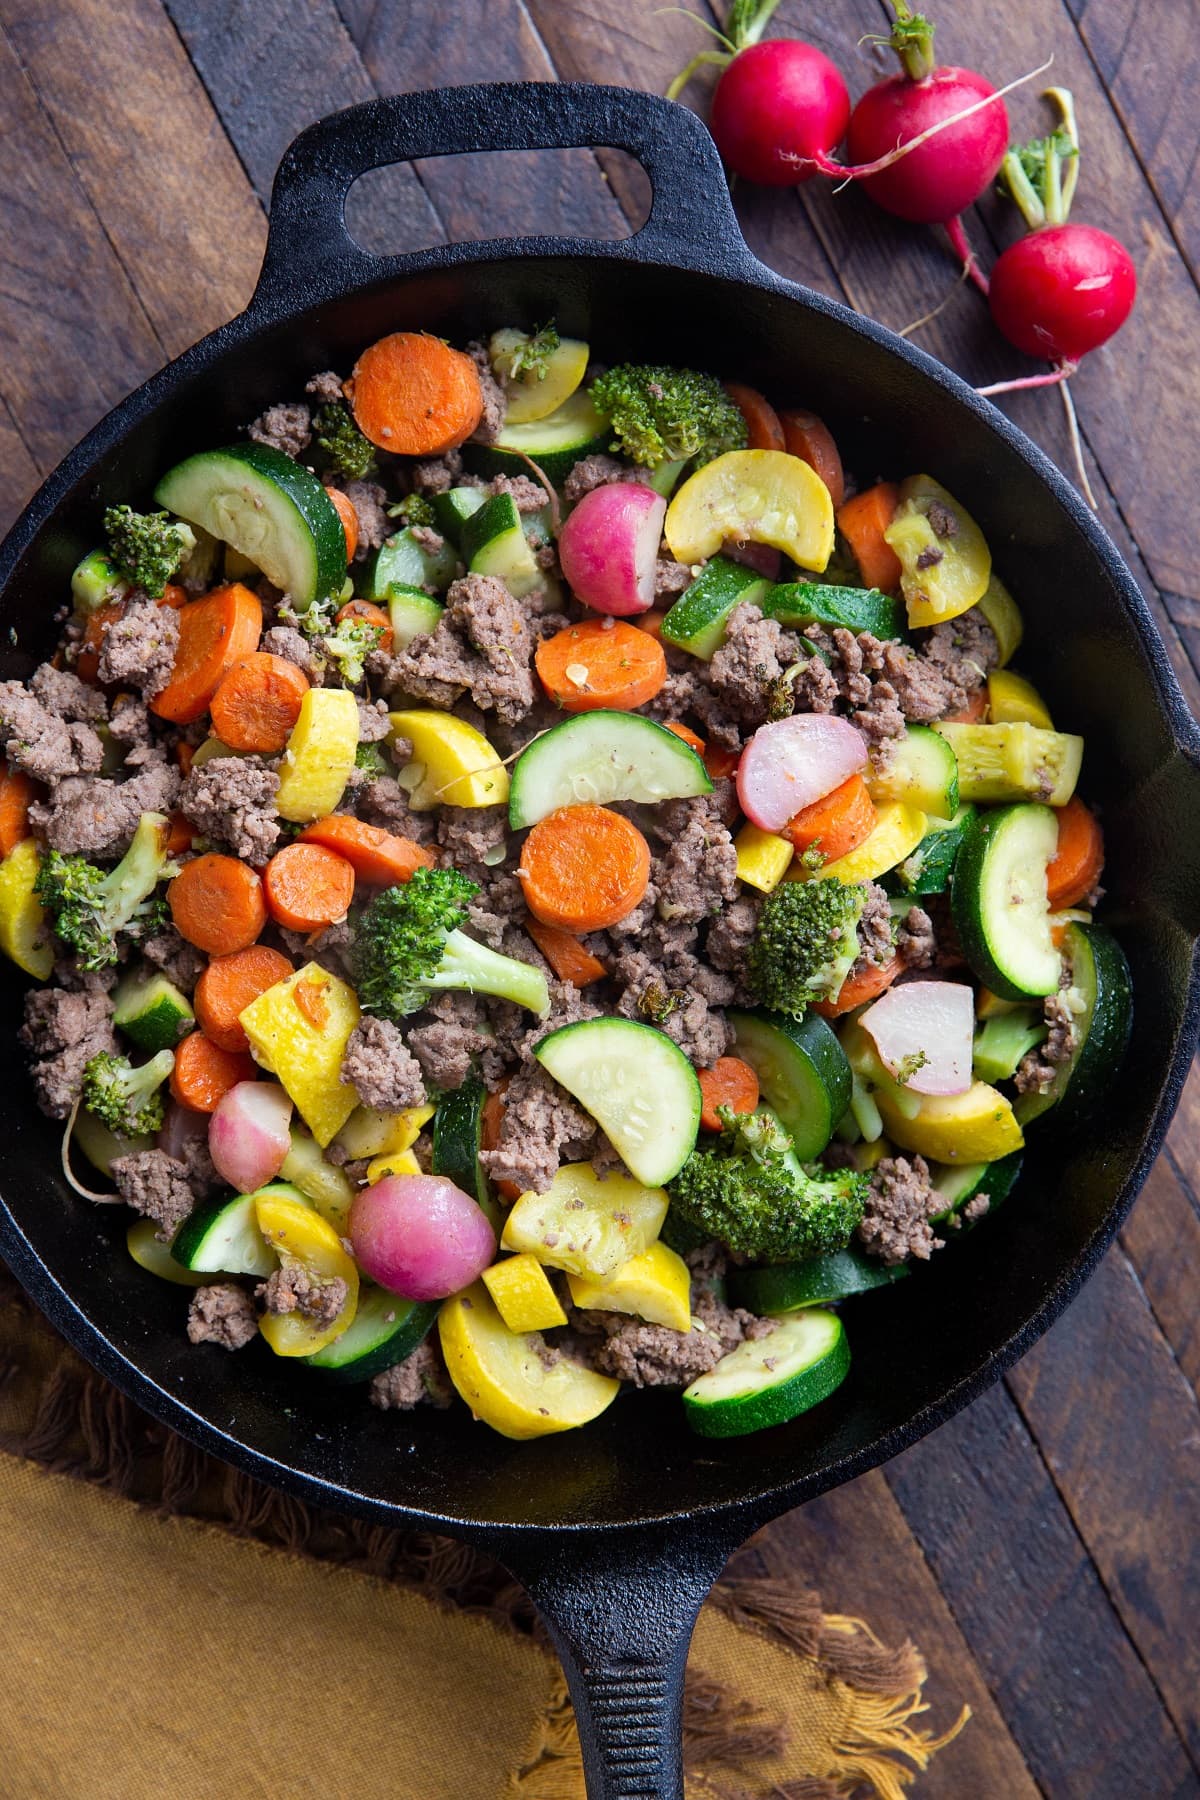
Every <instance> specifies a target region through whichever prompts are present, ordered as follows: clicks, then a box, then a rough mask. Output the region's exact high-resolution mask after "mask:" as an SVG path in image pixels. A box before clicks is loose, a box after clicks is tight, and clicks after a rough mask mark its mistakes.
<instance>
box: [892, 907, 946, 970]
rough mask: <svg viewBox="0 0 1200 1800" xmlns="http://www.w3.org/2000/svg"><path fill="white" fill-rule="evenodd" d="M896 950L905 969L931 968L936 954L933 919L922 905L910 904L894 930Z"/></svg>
mask: <svg viewBox="0 0 1200 1800" xmlns="http://www.w3.org/2000/svg"><path fill="white" fill-rule="evenodd" d="M896 952H897V955H898V956H899V958H900V960H901V962H902V963H903V964H904V966H905V968H906V969H931V968H932V967H933V965H934V960H935V958H936V956H937V937H936V935H935V933H934V929H933V920H932V919H931V918H930V916H929V914H928V913H927V912H926V911H925V908H924V907H923V906H910V907H909V909H908V911H907V912H906V913H905V915H904V917H903V918H902V919H901V921H900V926H899V930H898V931H897V932H896Z"/></svg>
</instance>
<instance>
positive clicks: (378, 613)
mask: <svg viewBox="0 0 1200 1800" xmlns="http://www.w3.org/2000/svg"><path fill="white" fill-rule="evenodd" d="M343 619H361V620H362V621H363V623H364V624H365V625H375V626H377V627H378V630H379V638H378V642H377V644H376V648H377V649H379V650H390V649H391V647H392V641H393V640H392V615H391V614H390V613H389V612H387V611H386V610H385V609H384V608H383V607H382V606H376V605H375V603H374V601H372V600H347V602H346V604H345V606H343V607H341V608H340V609H339V611H338V614H337V623H338V624H339V625H340V624H341V623H342V620H343Z"/></svg>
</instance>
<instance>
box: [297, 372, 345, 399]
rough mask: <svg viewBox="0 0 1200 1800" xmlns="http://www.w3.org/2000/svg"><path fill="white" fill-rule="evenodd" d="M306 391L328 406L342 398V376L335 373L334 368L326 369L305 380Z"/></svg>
mask: <svg viewBox="0 0 1200 1800" xmlns="http://www.w3.org/2000/svg"><path fill="white" fill-rule="evenodd" d="M304 391H305V393H306V394H311V395H312V396H313V398H314V399H316V400H320V401H321V402H323V403H324V404H325V405H327V406H328V405H329V404H330V403H331V402H332V401H334V400H340V399H342V397H343V388H342V378H341V376H340V375H335V374H334V372H333V370H332V369H324V370H322V372H321V373H320V374H319V375H313V376H312V377H311V378H310V379H309V380H308V381H306V382H305V384H304Z"/></svg>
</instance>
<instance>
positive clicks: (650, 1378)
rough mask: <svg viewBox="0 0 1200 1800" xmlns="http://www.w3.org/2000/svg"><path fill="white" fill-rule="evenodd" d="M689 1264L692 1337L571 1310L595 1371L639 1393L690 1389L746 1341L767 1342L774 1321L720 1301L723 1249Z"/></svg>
mask: <svg viewBox="0 0 1200 1800" xmlns="http://www.w3.org/2000/svg"><path fill="white" fill-rule="evenodd" d="M686 1261H687V1263H688V1265H689V1267H690V1268H691V1270H692V1329H691V1330H690V1331H672V1330H670V1329H669V1327H667V1326H665V1325H648V1324H646V1323H645V1321H644V1320H642V1319H635V1318H632V1317H630V1315H629V1314H627V1313H610V1312H591V1311H581V1310H578V1309H576V1308H571V1309H569V1312H568V1317H569V1318H570V1321H571V1325H572V1327H573V1329H574V1331H575V1332H576V1333H578V1342H579V1347H580V1350H581V1351H582V1354H583V1357H584V1359H585V1360H586V1361H587V1362H589V1363H590V1364H591V1366H592V1367H593V1368H596V1369H598V1370H599V1371H600V1372H601V1373H602V1374H604V1375H615V1376H616V1377H617V1378H618V1379H619V1380H621V1381H630V1382H632V1383H633V1384H634V1386H635V1387H686V1386H687V1385H688V1383H689V1382H691V1381H695V1379H696V1377H697V1376H698V1375H705V1374H707V1373H708V1371H709V1370H710V1369H712V1368H714V1367H715V1366H716V1364H717V1363H719V1362H720V1360H721V1358H722V1357H723V1356H726V1355H728V1353H729V1351H731V1350H734V1349H736V1348H737V1346H738V1345H739V1344H740V1343H741V1342H742V1340H743V1339H744V1338H747V1337H752V1338H760V1337H766V1336H768V1335H769V1333H770V1332H772V1331H773V1330H774V1329H775V1321H774V1320H773V1319H760V1318H757V1317H756V1316H755V1315H754V1314H753V1313H749V1312H746V1311H745V1310H744V1309H743V1308H742V1307H730V1306H726V1304H725V1302H724V1301H723V1300H721V1299H720V1298H719V1296H718V1293H717V1283H718V1281H719V1280H720V1277H721V1275H722V1274H723V1273H724V1267H725V1258H724V1255H723V1254H722V1252H721V1251H720V1249H719V1247H717V1246H716V1245H704V1246H703V1247H702V1248H701V1249H700V1250H698V1251H694V1252H693V1253H692V1254H691V1255H690V1256H688V1257H687V1258H686ZM597 1340H599V1341H597Z"/></svg>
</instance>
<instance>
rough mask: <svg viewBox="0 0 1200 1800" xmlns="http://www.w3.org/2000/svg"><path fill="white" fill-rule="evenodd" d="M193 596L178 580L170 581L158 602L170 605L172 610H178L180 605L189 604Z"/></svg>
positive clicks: (162, 604) (161, 604)
mask: <svg viewBox="0 0 1200 1800" xmlns="http://www.w3.org/2000/svg"><path fill="white" fill-rule="evenodd" d="M191 597H192V596H191V595H190V594H189V593H188V591H187V589H186V588H185V587H180V585H179V583H178V582H177V581H168V583H167V585H166V587H165V588H164V589H163V591H162V593H161V594H160V595H159V597H158V604H159V605H160V606H169V607H170V608H171V609H172V611H174V612H178V611H179V609H180V607H183V606H186V605H187V604H188V602H189V601H190V600H191Z"/></svg>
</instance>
